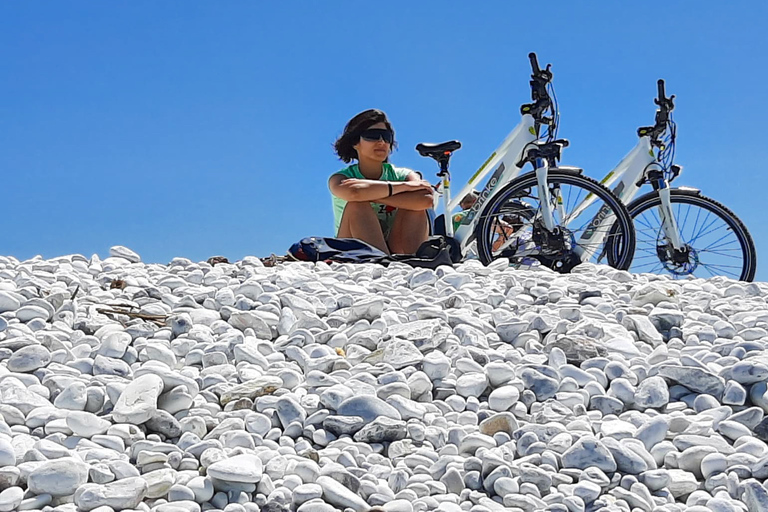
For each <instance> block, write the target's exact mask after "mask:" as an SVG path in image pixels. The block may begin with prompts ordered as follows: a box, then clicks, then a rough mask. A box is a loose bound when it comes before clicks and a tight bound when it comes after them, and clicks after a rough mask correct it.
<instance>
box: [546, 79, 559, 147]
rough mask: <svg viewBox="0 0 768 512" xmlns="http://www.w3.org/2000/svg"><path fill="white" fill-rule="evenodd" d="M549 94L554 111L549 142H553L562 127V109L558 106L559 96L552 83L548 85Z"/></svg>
mask: <svg viewBox="0 0 768 512" xmlns="http://www.w3.org/2000/svg"><path fill="white" fill-rule="evenodd" d="M547 94H549V98H550V108H551V109H552V123H551V124H550V125H549V127H548V128H547V141H548V142H551V141H553V140H555V139H557V132H558V129H559V127H560V109H559V108H558V104H557V94H555V86H554V85H552V82H549V83H547Z"/></svg>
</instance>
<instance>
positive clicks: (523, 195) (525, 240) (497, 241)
mask: <svg viewBox="0 0 768 512" xmlns="http://www.w3.org/2000/svg"><path fill="white" fill-rule="evenodd" d="M547 186H548V189H549V195H550V207H551V210H552V212H553V216H554V221H555V225H556V229H555V230H554V232H550V231H549V230H547V229H546V228H545V227H544V225H543V220H542V216H541V212H542V208H541V206H542V205H541V200H540V197H542V196H543V194H541V193H540V192H539V190H538V184H537V180H536V174H535V173H534V172H530V173H528V174H525V175H523V176H520V177H519V178H517V179H515V180H513V181H512V182H511V183H509V184H507V185H506V186H505V187H504V188H503V189H501V190H500V191H499V192H498V194H496V195H495V196H494V197H493V199H492V200H491V201H490V202H489V204H488V205H487V206H486V207H485V208H484V209H483V212H482V214H481V216H480V221H479V222H478V225H477V228H476V229H475V237H476V238H477V248H478V256H479V257H480V260H481V261H482V262H483V263H484V264H486V265H487V264H488V263H490V262H491V261H493V260H495V259H497V258H503V257H506V258H509V260H510V263H511V264H514V265H525V264H529V263H531V262H533V261H538V262H539V263H541V264H542V265H546V266H548V267H549V268H551V269H553V270H556V271H558V272H562V273H565V272H569V271H570V270H571V269H572V268H573V267H574V266H576V265H578V264H579V263H581V262H583V261H591V262H593V263H610V264H611V265H612V266H613V267H615V268H618V269H621V270H626V269H627V268H628V267H629V264H630V262H631V259H632V256H633V255H634V252H635V233H634V229H633V227H632V219H631V217H630V216H629V213H628V212H627V209H626V208H625V207H624V205H623V204H622V203H621V201H620V200H619V199H618V198H617V197H616V196H615V195H614V194H613V192H611V191H610V190H608V189H607V188H605V187H604V186H602V185H600V184H599V183H598V182H597V181H595V180H593V179H592V178H588V177H586V176H582V175H581V174H578V173H574V172H567V171H563V170H557V169H553V170H550V171H549V174H548V178H547ZM611 239H616V240H617V241H618V242H616V243H611V244H610V246H611V247H612V248H613V251H614V253H612V254H611V256H612V257H611V258H610V261H608V258H606V255H607V253H606V246H607V244H608V243H609V242H610V241H611Z"/></svg>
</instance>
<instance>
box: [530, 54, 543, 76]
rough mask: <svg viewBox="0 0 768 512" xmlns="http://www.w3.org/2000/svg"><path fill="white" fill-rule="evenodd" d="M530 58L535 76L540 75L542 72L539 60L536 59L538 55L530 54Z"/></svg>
mask: <svg viewBox="0 0 768 512" xmlns="http://www.w3.org/2000/svg"><path fill="white" fill-rule="evenodd" d="M528 58H529V59H530V60H531V69H532V70H533V74H534V75H538V74H539V73H540V72H541V69H540V68H539V59H537V58H536V54H535V53H533V52H531V53H529V54H528Z"/></svg>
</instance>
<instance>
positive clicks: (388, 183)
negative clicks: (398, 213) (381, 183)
mask: <svg viewBox="0 0 768 512" xmlns="http://www.w3.org/2000/svg"><path fill="white" fill-rule="evenodd" d="M387 185H389V195H388V196H387V197H392V192H393V189H392V183H390V182H387Z"/></svg>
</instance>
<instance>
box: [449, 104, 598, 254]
mask: <svg viewBox="0 0 768 512" xmlns="http://www.w3.org/2000/svg"><path fill="white" fill-rule="evenodd" d="M538 139H539V138H538V137H537V136H536V128H535V120H534V118H533V116H531V115H530V114H523V116H522V119H521V120H520V123H519V124H518V125H517V126H516V127H515V128H514V129H513V130H512V131H511V132H510V133H509V135H507V137H506V138H505V139H504V141H503V142H502V143H501V144H500V145H499V147H498V148H497V149H496V151H494V152H493V153H492V154H491V156H490V157H489V158H488V159H487V160H486V161H485V163H483V165H481V166H480V168H479V169H478V170H477V171H476V172H475V174H474V175H473V176H472V177H471V178H470V179H469V182H468V183H467V184H466V185H465V186H464V187H463V188H462V189H461V191H460V192H459V193H458V194H457V195H455V196H453V195H452V194H451V180H450V173H448V174H446V175H445V176H443V179H442V181H441V183H440V184H439V185H438V187H437V195H436V197H435V201H434V208H435V209H437V206H438V204H439V203H440V202H442V205H443V216H444V222H445V233H446V235H447V236H449V237H453V238H454V239H455V240H456V241H457V242H458V243H459V245H460V247H461V251H462V254H464V253H466V248H467V245H468V243H469V240H470V238H471V237H472V235H473V233H474V231H475V227H476V225H477V222H478V219H479V214H480V212H482V210H483V207H484V206H485V205H486V204H487V203H488V200H490V199H492V198H493V197H494V196H495V195H496V193H497V192H498V191H499V190H501V188H502V187H503V186H504V185H506V184H507V183H509V182H511V181H512V180H514V179H515V178H517V177H518V176H519V175H520V173H521V172H522V168H520V167H518V166H517V162H519V161H520V159H521V157H522V156H523V155H524V154H525V152H526V151H527V150H528V149H530V148H532V147H534V146H533V145H532V143H533V142H535V141H537V140H538ZM491 171H493V174H491V176H490V178H489V179H488V181H487V182H486V184H485V187H484V188H483V189H482V190H481V191H480V194H479V197H478V199H477V201H476V202H475V203H474V204H473V205H472V207H471V208H470V210H469V212H468V213H467V215H466V217H465V218H464V219H462V222H461V224H460V225H459V227H458V229H457V230H456V231H455V232H454V230H453V217H452V214H453V211H454V210H455V209H456V207H457V206H459V203H460V202H461V200H462V199H463V198H464V197H465V196H466V195H467V194H468V193H469V192H470V191H471V190H472V189H473V188H474V185H475V184H476V183H478V182H482V181H483V180H484V179H485V178H486V177H487V176H488V175H489V174H490V173H491ZM534 172H535V173H536V181H537V186H538V190H539V195H540V196H541V195H543V196H544V197H539V202H540V204H541V211H540V212H539V215H540V216H541V219H542V222H543V224H544V226H545V227H546V228H547V229H548V230H549V231H553V230H554V229H555V228H556V225H555V221H554V211H553V210H552V206H551V205H552V198H551V197H550V195H549V187H548V186H547V177H548V172H549V166H548V164H547V162H546V161H544V160H537V161H536V166H535V170H534ZM441 199H442V201H441ZM588 199H589V198H587V200H588ZM587 200H585V201H584V202H585V203H586V202H587ZM588 206H589V204H585V205H584V209H586V207H588ZM558 207H559V208H562V202H561V201H558ZM581 211H583V210H581ZM559 213H560V218H561V219H565V216H564V212H562V211H560V212H559ZM576 217H577V214H576V213H574V214H572V215H570V216H569V217H568V219H567V221H568V222H570V221H571V220H573V219H575V218H576ZM603 220H604V221H605V219H603ZM598 242H601V240H598V241H595V242H594V243H593V244H594V247H593V248H592V249H591V250H585V249H584V248H583V247H581V246H576V247H574V252H575V254H576V255H577V256H578V257H579V258H581V259H582V260H584V259H586V258H588V257H589V255H591V254H592V253H594V252H595V251H596V250H597V243H598ZM512 243H515V240H514V239H510V240H508V241H506V242H505V243H504V245H503V246H501V247H500V249H501V250H503V249H505V248H506V247H507V246H509V245H510V244H512Z"/></svg>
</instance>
